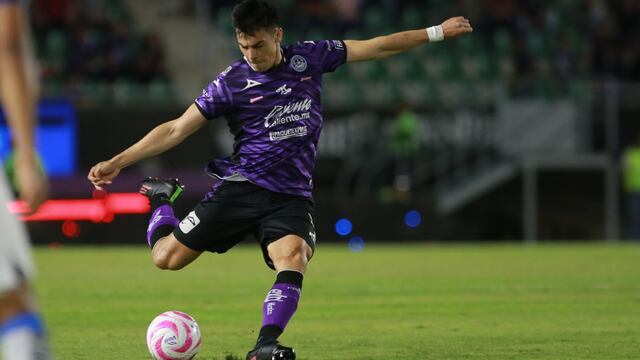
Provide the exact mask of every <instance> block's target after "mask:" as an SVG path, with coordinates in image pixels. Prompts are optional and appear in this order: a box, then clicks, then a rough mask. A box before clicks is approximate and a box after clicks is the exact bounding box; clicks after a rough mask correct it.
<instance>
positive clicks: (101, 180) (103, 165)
mask: <svg viewBox="0 0 640 360" xmlns="http://www.w3.org/2000/svg"><path fill="white" fill-rule="evenodd" d="M119 173H120V168H119V167H117V166H115V165H114V164H113V163H112V162H111V161H102V162H99V163H97V164H96V165H95V166H94V167H92V168H91V170H89V175H88V176H87V179H89V181H91V183H92V184H93V186H95V188H96V189H98V190H104V189H103V186H104V185H109V184H111V182H112V180H113V178H115V177H116V176H118V174H119Z"/></svg>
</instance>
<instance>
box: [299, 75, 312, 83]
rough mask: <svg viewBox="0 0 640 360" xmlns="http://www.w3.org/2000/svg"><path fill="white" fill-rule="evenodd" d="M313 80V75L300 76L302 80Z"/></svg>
mask: <svg viewBox="0 0 640 360" xmlns="http://www.w3.org/2000/svg"><path fill="white" fill-rule="evenodd" d="M307 80H311V76H303V77H301V78H300V82H303V81H307Z"/></svg>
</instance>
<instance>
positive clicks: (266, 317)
mask: <svg viewBox="0 0 640 360" xmlns="http://www.w3.org/2000/svg"><path fill="white" fill-rule="evenodd" d="M267 251H268V254H269V257H270V258H271V260H272V262H273V265H274V267H275V269H276V272H277V275H276V280H275V282H274V284H273V286H272V287H271V289H270V290H269V292H268V293H267V296H266V298H265V300H264V303H263V305H262V327H261V328H260V334H259V336H258V340H257V343H256V347H255V348H254V349H253V350H252V351H250V352H249V354H247V359H248V360H261V359H271V357H272V356H274V355H276V356H278V357H276V358H278V359H285V360H290V359H295V353H294V351H293V349H291V348H288V347H286V346H283V345H280V344H279V343H278V337H279V336H280V335H281V334H282V333H283V332H284V330H285V328H286V327H287V324H288V323H289V320H291V318H292V317H293V314H294V313H295V312H296V310H297V308H298V301H299V300H300V295H301V293H302V280H303V277H304V273H305V271H306V270H307V264H308V263H309V260H310V259H311V256H312V255H313V249H312V248H311V246H309V244H308V243H307V242H306V241H305V240H304V239H303V238H301V237H299V236H297V235H286V236H284V237H282V238H280V239H278V240H276V241H274V242H272V243H271V244H269V245H268V246H267Z"/></svg>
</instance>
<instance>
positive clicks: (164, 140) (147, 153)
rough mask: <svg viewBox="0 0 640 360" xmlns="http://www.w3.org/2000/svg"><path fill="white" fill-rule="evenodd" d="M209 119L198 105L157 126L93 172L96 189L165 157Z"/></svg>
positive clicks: (89, 177)
mask: <svg viewBox="0 0 640 360" xmlns="http://www.w3.org/2000/svg"><path fill="white" fill-rule="evenodd" d="M206 122H207V120H206V119H205V117H204V116H202V113H201V112H200V110H198V108H197V107H196V105H195V104H193V105H191V106H190V107H189V108H188V109H187V111H185V112H184V114H182V115H181V116H180V117H179V118H177V119H174V120H171V121H167V122H165V123H163V124H160V125H158V126H156V127H155V128H154V129H153V130H151V131H150V132H149V133H148V134H147V135H145V136H144V137H143V138H142V139H141V140H140V141H138V142H137V143H135V144H133V145H132V146H131V147H129V148H128V149H126V150H124V151H123V152H121V153H120V154H118V155H116V156H114V157H113V158H111V159H110V160H107V161H102V162H100V163H98V164H96V165H95V166H94V167H92V168H91V170H89V175H88V176H87V178H88V179H89V181H91V183H92V184H93V185H94V186H95V187H96V189H102V186H103V185H107V184H111V181H112V180H113V178H115V177H116V176H117V175H118V174H119V173H120V170H122V169H123V168H125V167H127V166H129V165H132V164H135V163H136V162H138V161H140V160H142V159H146V158H149V157H152V156H154V155H158V154H161V153H163V152H165V151H167V150H169V149H171V148H173V147H174V146H176V145H178V144H180V143H181V142H182V141H184V140H185V139H186V138H187V137H189V136H190V135H191V134H193V133H195V132H196V131H197V130H198V129H200V128H201V127H202V126H203V125H204V124H205V123H206Z"/></svg>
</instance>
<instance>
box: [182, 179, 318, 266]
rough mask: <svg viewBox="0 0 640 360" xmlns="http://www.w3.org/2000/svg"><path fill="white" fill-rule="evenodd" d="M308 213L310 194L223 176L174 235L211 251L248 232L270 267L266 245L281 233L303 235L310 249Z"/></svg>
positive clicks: (224, 248)
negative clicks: (283, 190) (272, 187)
mask: <svg viewBox="0 0 640 360" xmlns="http://www.w3.org/2000/svg"><path fill="white" fill-rule="evenodd" d="M313 215H314V211H313V201H312V200H311V199H309V198H306V197H302V196H296V195H289V194H280V193H275V192H272V191H269V190H266V189H264V188H261V187H259V186H257V185H254V184H253V183H251V182H249V181H241V182H237V181H236V182H234V181H225V182H223V183H222V184H220V185H219V186H217V188H216V190H215V192H214V193H213V196H211V197H210V198H205V199H203V200H201V201H200V202H199V203H198V204H197V205H196V207H195V208H194V209H193V211H191V212H190V213H189V214H188V215H187V216H186V217H185V218H184V219H183V220H182V222H180V225H179V226H177V227H176V228H175V230H174V231H173V235H174V236H175V237H176V238H177V239H178V241H180V242H181V243H182V244H184V245H185V246H186V247H188V248H190V249H192V250H195V251H211V252H215V253H224V252H226V251H227V250H229V249H231V248H232V247H233V246H235V245H236V244H237V243H239V242H240V241H242V240H244V239H245V238H246V237H247V236H249V235H253V236H255V238H256V240H257V241H258V242H259V243H260V246H261V247H262V254H263V256H264V261H265V262H266V263H267V265H268V266H269V267H270V268H272V269H273V268H274V266H273V262H272V261H271V259H270V258H269V255H268V253H267V246H268V245H269V244H271V243H272V242H274V241H276V240H278V239H280V238H282V237H284V236H286V235H297V236H299V237H301V238H303V239H304V240H305V241H306V242H307V244H309V246H311V248H312V249H314V250H315V243H316V230H315V226H314V225H313Z"/></svg>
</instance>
